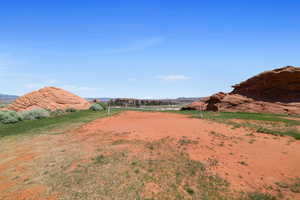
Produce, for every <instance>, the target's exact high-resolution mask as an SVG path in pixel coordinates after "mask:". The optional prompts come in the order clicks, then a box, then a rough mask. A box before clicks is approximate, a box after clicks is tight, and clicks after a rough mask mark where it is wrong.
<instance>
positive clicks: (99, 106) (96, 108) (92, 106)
mask: <svg viewBox="0 0 300 200" xmlns="http://www.w3.org/2000/svg"><path fill="white" fill-rule="evenodd" d="M90 110H93V111H100V110H103V107H102V106H101V105H100V104H97V103H94V104H93V105H91V107H90Z"/></svg>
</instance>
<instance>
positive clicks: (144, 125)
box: [77, 111, 300, 199]
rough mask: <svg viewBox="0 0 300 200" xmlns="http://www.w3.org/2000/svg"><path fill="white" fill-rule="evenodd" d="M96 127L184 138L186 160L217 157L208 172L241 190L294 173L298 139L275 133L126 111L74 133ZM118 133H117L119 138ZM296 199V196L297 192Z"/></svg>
mask: <svg viewBox="0 0 300 200" xmlns="http://www.w3.org/2000/svg"><path fill="white" fill-rule="evenodd" d="M98 131H101V132H108V133H126V134H124V136H123V137H124V139H140V140H147V141H153V140H158V139H162V138H165V137H171V138H175V139H178V140H180V139H182V138H183V137H184V138H188V139H189V140H192V141H194V140H195V141H198V144H191V145H187V146H186V151H187V152H188V153H189V155H190V156H191V158H192V159H194V160H198V161H201V162H205V161H209V160H211V159H215V160H217V161H218V164H217V166H215V167H213V169H212V170H213V171H214V172H215V173H218V174H219V175H220V176H221V177H223V178H225V179H226V180H228V181H229V182H230V183H231V186H232V188H233V189H236V190H243V191H254V190H260V191H265V190H267V187H268V186H273V187H276V186H274V184H275V183H276V182H281V181H287V182H288V181H289V180H290V179H291V178H295V177H300V170H299V165H300V156H299V155H300V141H297V140H294V139H292V138H290V137H275V136H272V135H268V134H262V133H253V134H254V136H247V135H246V134H249V131H247V130H245V129H243V128H239V129H232V128H231V127H230V126H228V125H225V124H220V123H216V122H211V121H206V120H201V119H192V118H189V117H187V116H185V115H180V114H169V113H150V112H134V111H128V112H125V113H122V114H120V115H118V116H114V117H111V118H105V119H101V120H96V121H94V122H92V123H89V124H87V125H85V126H83V127H82V128H81V129H80V130H79V131H78V135H77V136H79V137H81V138H82V139H83V138H90V137H91V134H94V133H96V132H98ZM119 138H120V137H118V139H119ZM297 198H299V199H300V195H297Z"/></svg>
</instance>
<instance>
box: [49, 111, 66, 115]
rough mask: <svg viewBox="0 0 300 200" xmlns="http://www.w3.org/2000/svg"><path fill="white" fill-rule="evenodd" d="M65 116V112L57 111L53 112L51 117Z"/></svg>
mask: <svg viewBox="0 0 300 200" xmlns="http://www.w3.org/2000/svg"><path fill="white" fill-rule="evenodd" d="M63 114H65V111H63V110H62V109H57V110H55V111H52V112H51V115H53V116H60V115H63Z"/></svg>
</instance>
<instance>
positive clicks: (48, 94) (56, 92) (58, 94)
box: [7, 87, 90, 111]
mask: <svg viewBox="0 0 300 200" xmlns="http://www.w3.org/2000/svg"><path fill="white" fill-rule="evenodd" d="M89 107H90V103H89V102H88V101H86V100H85V99H83V98H81V97H79V96H76V95H74V94H72V93H70V92H67V91H65V90H63V89H60V88H55V87H45V88H43V89H40V90H38V91H34V92H31V93H29V94H26V95H24V96H22V97H20V98H18V99H17V100H15V101H14V102H13V103H12V104H10V105H9V106H8V107H7V109H9V110H15V111H22V110H31V109H34V108H44V109H48V110H52V111H54V110H57V109H62V110H66V109H68V108H74V109H76V110H85V109H88V108H89Z"/></svg>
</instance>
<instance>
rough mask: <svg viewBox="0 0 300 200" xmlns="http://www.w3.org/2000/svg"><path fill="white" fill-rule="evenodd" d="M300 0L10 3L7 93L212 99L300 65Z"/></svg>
mask: <svg viewBox="0 0 300 200" xmlns="http://www.w3.org/2000/svg"><path fill="white" fill-rule="evenodd" d="M299 10H300V1H296V0H295V1H293V0H286V1H283V0H282V1H279V0H273V1H268V0H265V1H264V0H262V1H256V0H251V1H247V0H236V1H231V0H226V1H225V0H224V1H217V0H215V1H208V0H207V1H204V0H197V1H192V0H187V1H176V0H172V1H171V0H164V1H156V0H152V1H146V0H139V1H130V0H126V1H125V0H123V1H113V0H111V1H105V0H103V1H96V0H95V1H88V0H85V1H73V0H72V1H71V0H70V1H67V0H64V1H63V0H60V1H55V0H52V1H37V0H36V1H30V0H27V1H22V0H19V1H14V0H10V1H2V2H1V6H0V93H6V94H18V95H21V94H24V93H27V92H29V91H32V90H35V89H38V88H40V87H43V86H49V85H51V86H57V87H62V88H65V89H67V90H70V91H72V92H74V93H76V94H78V95H81V96H84V97H136V98H174V97H182V96H187V97H188V96H189V97H190V96H207V95H211V94H213V93H216V92H218V91H230V90H231V88H230V86H231V85H233V84H235V83H239V82H241V81H243V80H245V79H246V78H249V77H250V76H253V75H255V74H257V73H259V72H262V71H265V70H270V69H273V68H278V67H281V66H285V65H296V66H299V65H300V56H299V55H300V12H299Z"/></svg>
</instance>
